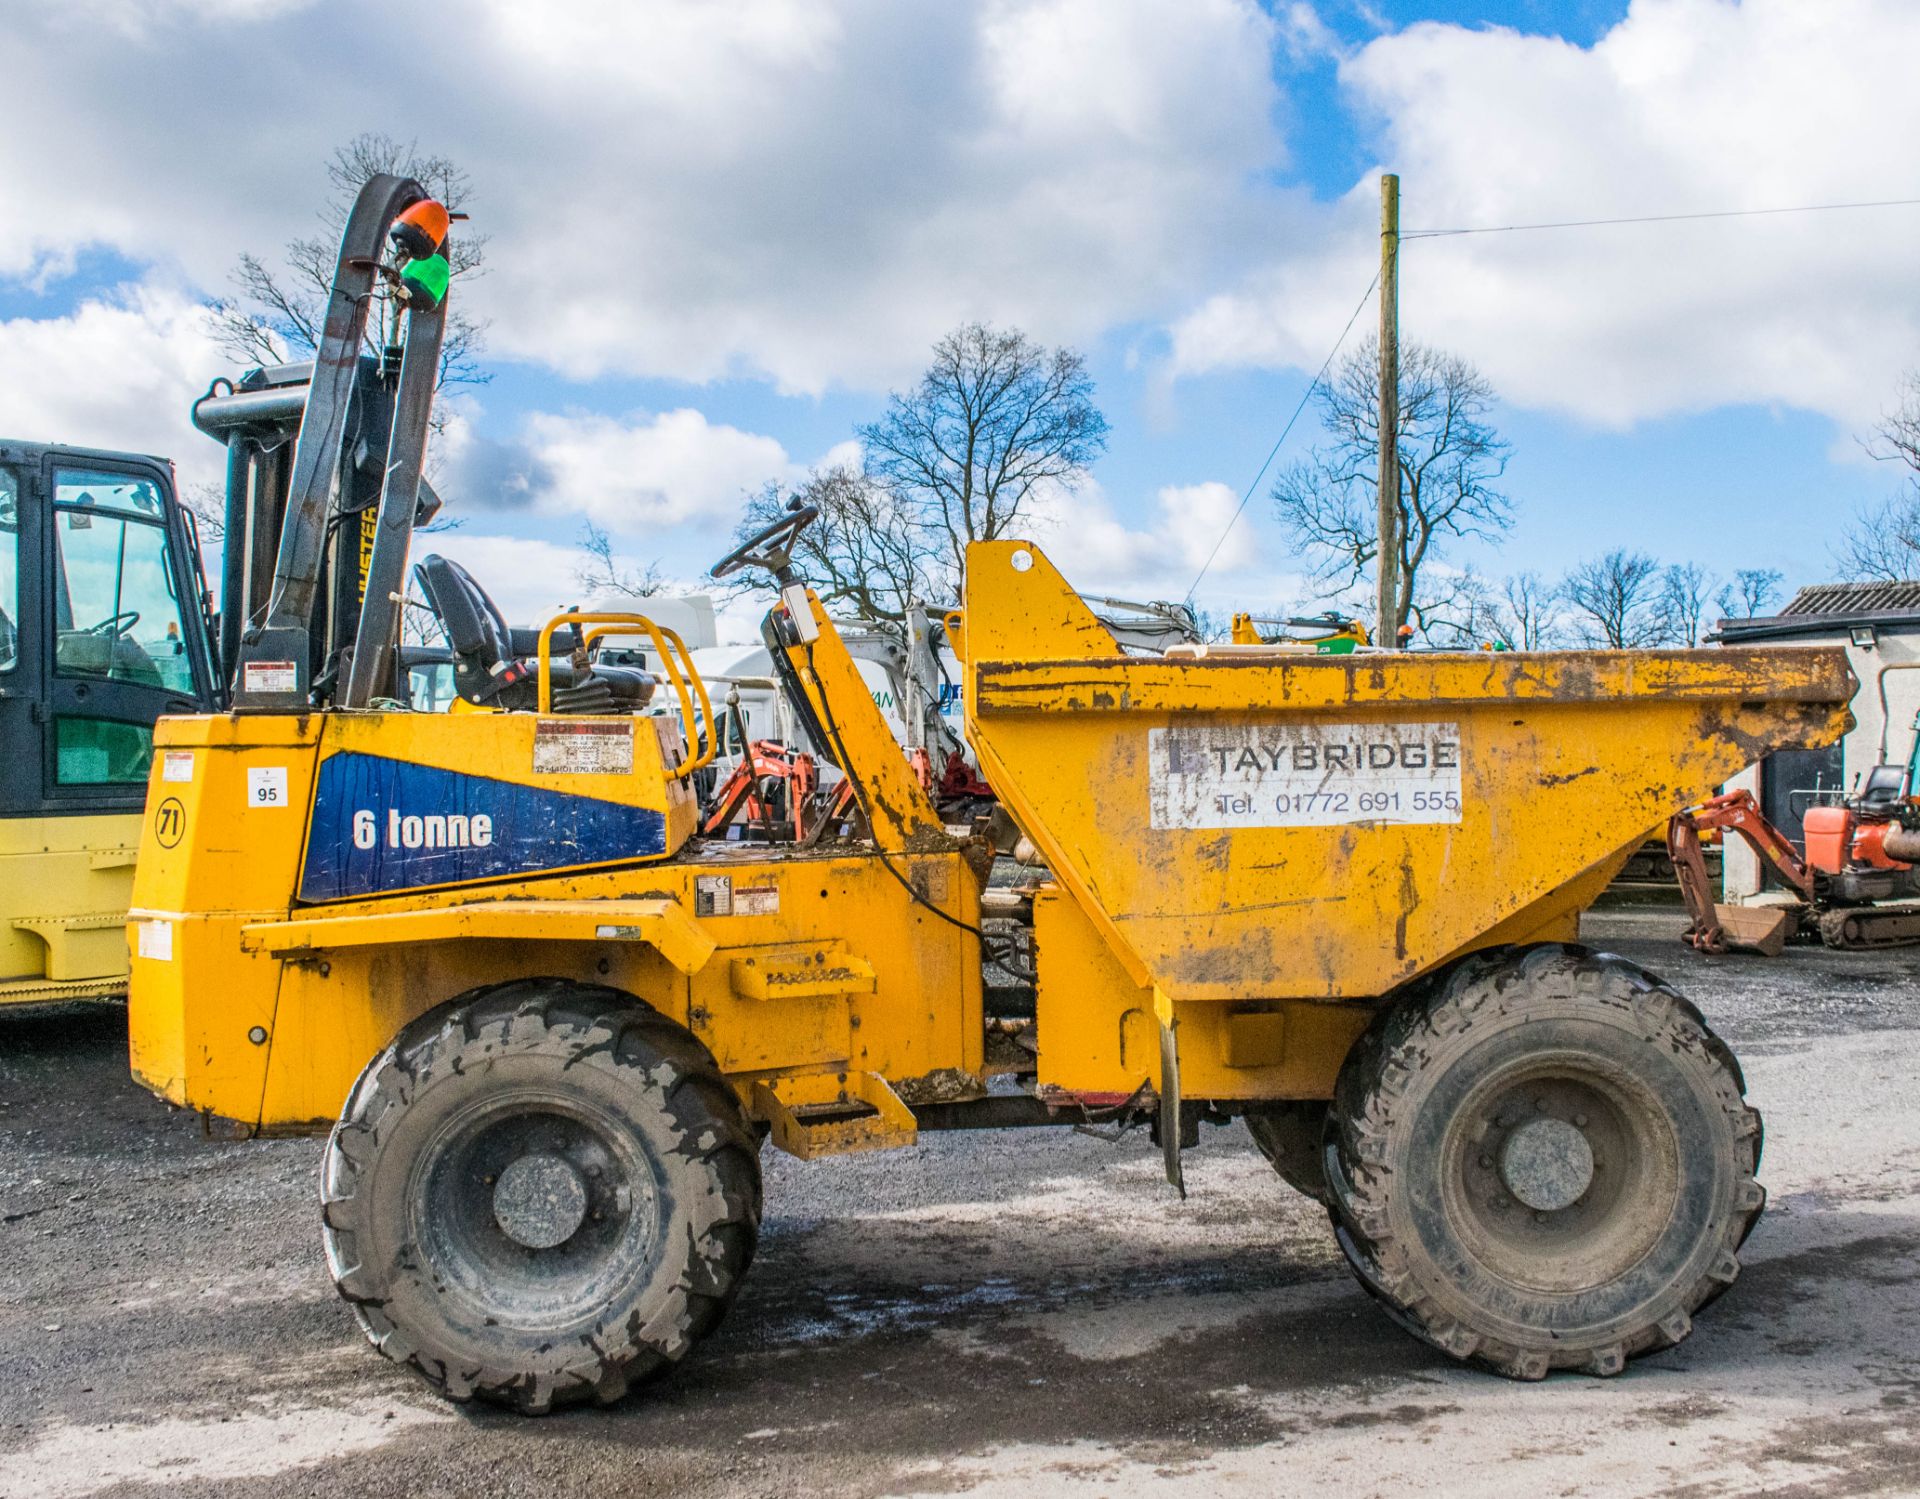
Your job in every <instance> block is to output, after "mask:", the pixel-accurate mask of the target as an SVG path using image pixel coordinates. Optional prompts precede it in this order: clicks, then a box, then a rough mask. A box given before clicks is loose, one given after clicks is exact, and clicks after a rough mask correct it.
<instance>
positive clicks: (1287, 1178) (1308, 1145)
mask: <svg viewBox="0 0 1920 1499" xmlns="http://www.w3.org/2000/svg"><path fill="white" fill-rule="evenodd" d="M1247 1133H1248V1134H1250V1135H1252V1136H1253V1143H1254V1145H1255V1146H1257V1147H1258V1148H1259V1151H1260V1154H1262V1155H1263V1156H1265V1157H1266V1158H1267V1162H1268V1164H1269V1165H1271V1166H1272V1167H1273V1169H1274V1170H1275V1171H1277V1172H1279V1173H1280V1179H1281V1180H1282V1181H1284V1182H1285V1183H1286V1184H1287V1185H1288V1186H1290V1187H1292V1188H1293V1189H1294V1191H1296V1192H1304V1193H1306V1195H1307V1196H1309V1197H1311V1198H1312V1199H1313V1200H1314V1201H1315V1202H1327V1201H1329V1200H1330V1199H1329V1196H1328V1193H1327V1164H1326V1136H1327V1106H1326V1105H1325V1104H1324V1103H1320V1102H1318V1101H1312V1102H1300V1103H1278V1104H1270V1105H1268V1106H1267V1107H1266V1108H1263V1109H1258V1110H1250V1111H1249V1112H1248V1114H1247Z"/></svg>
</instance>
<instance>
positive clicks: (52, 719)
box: [0, 442, 217, 1003]
mask: <svg viewBox="0 0 1920 1499" xmlns="http://www.w3.org/2000/svg"><path fill="white" fill-rule="evenodd" d="M201 579H202V569H201V563H200V550H199V541H198V537H197V535H196V534H195V532H194V530H193V527H192V524H191V519H190V517H189V516H187V514H186V513H185V512H184V511H183V510H182V509H181V508H180V506H179V504H178V503H177V501H176V498H175V494H174V486H173V474H172V470H171V466H170V465H169V464H167V463H166V462H165V461H164V460H162V459H156V458H147V457H141V456H137V455H132V454H126V453H107V452H98V451H92V450H88V449H81V448H68V447H53V446H47V445H43V444H31V443H16V442H0V766H4V771H3V772H0V1003H4V1002H9V1001H15V1002H17V1001H22V1000H45V999H60V998H68V997H81V996H83V995H87V994H91V993H99V992H112V991H113V990H116V989H118V988H120V987H123V986H124V984H125V974H126V961H127V960H126V946H125V941H124V939H123V937H122V935H121V929H120V921H121V920H122V919H123V913H124V911H125V909H126V903H127V897H128V891H129V889H130V884H131V879H132V866H133V853H134V849H135V847H136V846H137V844H138V843H139V838H140V814H141V809H142V807H143V805H144V804H145V800H146V785H147V769H148V765H149V763H150V762H151V760H152V758H153V724H154V720H155V719H157V718H159V717H160V716H161V715H162V714H165V713H203V712H208V711H211V710H212V709H213V708H214V707H215V706H216V681H217V673H216V672H215V670H214V666H213V661H212V659H211V655H210V648H211V647H210V642H211V634H210V631H209V628H208V619H207V615H206V612H205V607H206V606H205V590H204V586H203V584H202V581H201ZM90 986H91V987H90Z"/></svg>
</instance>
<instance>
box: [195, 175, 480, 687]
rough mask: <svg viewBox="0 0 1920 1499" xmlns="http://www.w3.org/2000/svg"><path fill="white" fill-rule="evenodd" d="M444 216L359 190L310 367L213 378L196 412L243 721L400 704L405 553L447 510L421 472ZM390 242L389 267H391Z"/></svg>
mask: <svg viewBox="0 0 1920 1499" xmlns="http://www.w3.org/2000/svg"><path fill="white" fill-rule="evenodd" d="M436 216H437V225H435V219H436ZM446 217H447V216H446V214H445V211H444V210H443V209H441V208H440V205H438V204H436V203H434V202H433V200H432V199H430V198H429V197H428V196H427V192H426V190H425V189H424V188H423V187H421V186H420V184H419V183H417V182H414V181H412V180H411V179H407V178H400V177H393V176H385V175H382V176H378V177H375V178H373V179H372V180H371V181H369V182H368V183H367V185H366V186H365V187H364V188H362V189H361V192H360V196H359V198H358V200H357V201H356V202H355V204H354V207H353V211H352V213H351V214H350V215H349V216H348V220H347V227H346V230H345V232H344V234H343V235H342V237H341V242H340V255H339V260H338V263H337V265H336V268H335V271H334V278H333V286H332V291H331V294H330V296H329V299H328V304H327V316H326V321H325V324H324V327H323V331H322V334H321V338H320V345H319V347H318V349H317V350H316V351H315V355H314V359H313V361H312V362H311V363H310V364H300V365H282V366H277V367H273V368H266V369H258V370H253V371H250V372H248V373H247V374H246V375H244V376H242V377H241V378H240V380H239V381H238V382H234V381H229V380H224V379H223V380H216V381H215V382H214V384H213V386H212V388H211V389H210V390H209V391H208V392H207V394H206V395H205V396H204V397H202V398H201V400H200V401H199V402H198V403H196V405H195V406H194V408H193V422H194V425H195V426H196V427H198V428H199V429H200V430H201V431H202V432H205V433H206V434H207V435H208V436H210V437H212V438H214V439H216V440H217V441H220V442H222V443H224V444H225V445H226V448H227V501H226V504H227V512H226V549H225V557H224V562H223V569H222V578H221V589H220V596H221V600H222V609H221V619H220V632H219V633H220V657H219V659H220V663H221V669H222V673H223V675H224V677H225V680H226V686H227V690H228V693H229V694H230V702H231V706H232V707H233V708H235V709H236V710H238V711H241V712H304V711H306V710H307V709H308V708H309V707H311V706H315V705H319V706H325V705H328V704H333V705H337V706H340V707H356V708H363V707H366V706H368V705H369V704H371V703H372V702H373V700H374V699H375V698H378V697H391V696H393V695H395V694H396V692H397V690H398V682H397V668H396V658H395V646H396V644H397V641H398V635H399V628H398V626H399V608H400V605H399V602H398V596H399V594H400V593H401V591H402V584H403V573H404V570H405V567H406V560H407V550H408V547H409V546H410V544H411V542H412V538H413V531H414V528H415V526H416V525H418V524H422V523H424V522H425V521H426V520H428V519H430V518H431V517H432V515H433V513H434V512H435V510H437V508H438V505H439V501H438V499H437V498H436V497H435V496H434V494H433V491H432V489H431V487H430V486H428V485H427V483H426V482H425V480H424V478H423V477H422V469H423V466H424V462H425V458H426V444H427V434H428V425H429V419H430V417H431V415H432V410H433V395H434V387H435V384H436V382H437V380H438V377H439V364H440V346H441V339H442V334H443V331H444V328H445V319H446V313H445V290H446V261H445V229H444V225H445V222H446ZM420 222H426V223H428V224H429V225H430V226H435V227H438V228H439V230H440V233H439V236H438V238H432V237H430V236H429V237H423V236H422V235H421V233H420V232H419V229H418V224H419V223H420ZM390 233H391V235H392V238H393V240H394V243H395V246H396V250H397V252H398V253H397V255H396V258H395V260H394V261H383V260H382V259H381V252H382V249H383V247H384V246H385V244H386V242H387V240H388V237H389V234H390ZM436 273H437V275H436ZM382 283H383V284H384V285H385V286H386V287H387V288H389V289H390V290H391V293H392V294H393V295H394V296H396V297H397V298H398V299H400V301H401V303H402V306H403V309H404V312H403V316H402V317H401V319H400V320H399V323H398V324H397V327H396V339H397V340H398V341H397V342H396V343H395V344H393V345H390V346H389V347H387V348H385V349H383V350H381V351H380V353H379V355H378V356H376V355H373V354H371V353H369V352H368V351H367V349H366V334H367V322H368V316H369V312H370V308H371V305H372V302H373V299H374V297H375V296H376V295H377V294H379V291H380V284H382Z"/></svg>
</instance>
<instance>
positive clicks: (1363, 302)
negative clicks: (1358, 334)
mask: <svg viewBox="0 0 1920 1499" xmlns="http://www.w3.org/2000/svg"><path fill="white" fill-rule="evenodd" d="M1379 284H1380V273H1379V272H1378V271H1376V272H1374V276H1373V279H1372V280H1371V281H1369V282H1368V283H1367V289H1366V290H1365V291H1363V292H1362V293H1361V294H1360V301H1359V302H1358V303H1357V304H1356V305H1355V307H1354V309H1353V316H1352V317H1350V318H1348V319H1347V326H1346V327H1344V328H1342V329H1341V330H1340V336H1339V337H1338V338H1336V339H1335V340H1334V341H1333V347H1332V348H1331V349H1328V350H1327V357H1326V358H1325V359H1323V360H1321V361H1320V368H1319V370H1318V372H1317V373H1316V374H1315V375H1314V377H1313V378H1312V379H1311V380H1309V381H1308V382H1307V388H1306V390H1305V391H1303V392H1302V393H1301V396H1300V404H1299V405H1298V406H1296V407H1294V408H1293V415H1292V416H1290V417H1288V418H1287V424H1286V426H1284V427H1282V428H1281V429H1280V435H1279V436H1278V437H1276V438H1275V439H1274V441H1273V446H1272V447H1271V448H1270V449H1268V451H1267V460H1266V462H1264V463H1262V464H1261V465H1260V472H1259V473H1257V474H1255V475H1254V476H1253V482H1252V483H1251V484H1249V485H1248V486H1247V492H1246V493H1245V494H1243V495H1241V496H1240V504H1239V506H1238V507H1237V508H1236V509H1235V510H1234V512H1233V519H1232V520H1230V521H1228V522H1227V528H1226V530H1224V531H1222V532H1221V533H1220V539H1219V540H1218V541H1216V542H1215V543H1214V544H1213V550H1212V551H1211V552H1208V553H1207V560H1206V561H1205V562H1204V563H1202V564H1201V567H1200V571H1199V572H1198V573H1197V574H1195V576H1194V580H1193V587H1192V588H1189V589H1188V590H1187V598H1186V601H1187V602H1188V603H1192V602H1193V595H1194V592H1195V590H1197V589H1198V588H1199V587H1200V580H1201V579H1202V578H1204V577H1206V575H1207V569H1208V568H1210V567H1212V566H1213V559H1214V558H1216V557H1218V556H1219V555H1220V548H1221V547H1223V546H1225V545H1226V544H1227V538H1228V537H1229V536H1231V535H1232V534H1233V528H1234V527H1235V526H1236V525H1238V524H1239V523H1240V516H1241V514H1242V513H1243V512H1244V511H1245V510H1246V508H1247V502H1248V501H1249V500H1251V499H1252V498H1253V492H1254V490H1256V489H1258V488H1259V487H1260V481H1261V480H1262V479H1264V478H1266V476H1267V470H1268V469H1270V468H1272V467H1273V460H1274V459H1275V458H1277V457H1278V456H1279V454H1280V448H1281V445H1282V444H1284V443H1285V442H1286V440H1287V434H1288V433H1289V432H1291V431H1293V424H1294V423H1295V422H1297V421H1299V420H1300V413H1301V412H1303V411H1305V410H1306V409H1307V402H1309V401H1311V400H1312V399H1313V393H1314V392H1315V391H1316V390H1318V389H1319V388H1320V382H1321V381H1322V380H1324V379H1325V378H1326V375H1327V369H1328V367H1329V366H1331V365H1332V363H1333V356H1334V355H1336V354H1338V353H1339V352H1340V346H1341V345H1342V344H1344V343H1345V342H1346V341H1347V335H1348V334H1349V333H1351V332H1353V325H1354V324H1355V323H1357V322H1358V321H1359V320H1360V314H1361V313H1362V312H1364V311H1366V308H1367V303H1368V302H1370V301H1371V300H1372V299H1373V289H1374V288H1375V287H1376V286H1378V285H1379Z"/></svg>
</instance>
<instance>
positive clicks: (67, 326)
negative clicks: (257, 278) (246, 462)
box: [0, 286, 225, 484]
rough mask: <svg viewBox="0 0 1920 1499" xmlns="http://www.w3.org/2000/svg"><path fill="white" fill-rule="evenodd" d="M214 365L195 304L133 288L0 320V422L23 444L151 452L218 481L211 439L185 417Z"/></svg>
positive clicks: (219, 457)
mask: <svg viewBox="0 0 1920 1499" xmlns="http://www.w3.org/2000/svg"><path fill="white" fill-rule="evenodd" d="M221 367H222V365H221V361H220V359H219V356H218V354H217V352H216V351H215V350H214V348H213V345H212V341H211V340H210V339H209V338H208V336H207V332H206V326H205V318H204V315H203V313H202V311H201V308H200V306H199V304H198V303H196V302H194V301H192V300H191V299H189V298H187V297H185V296H183V295H181V294H180V293H179V292H177V291H173V290H168V289H165V288H161V287H156V286H136V287H131V288H128V289H126V290H125V291H123V292H122V293H120V294H118V295H115V296H111V297H100V298H95V299H92V300H89V301H86V302H83V303H82V304H81V305H80V306H79V307H77V308H76V309H74V311H73V312H71V313H70V314H68V315H67V316H65V317H57V318H14V319H12V320H10V321H6V322H0V424H3V425H4V427H5V430H6V435H7V436H9V437H15V438H19V439H21V440H22V441H28V442H61V443H68V444H71V445H73V446H76V447H96V448H113V449H119V450H121V451H131V452H143V453H152V454H156V455H158V456H160V457H163V458H171V459H173V460H174V462H175V463H176V464H177V465H178V468H179V473H180V480H181V482H182V483H183V484H188V483H196V482H218V481H219V480H220V479H221V478H222V477H223V474H224V468H225V458H224V453H223V450H222V449H221V447H220V446H219V444H217V443H215V442H213V441H211V440H210V439H208V438H207V437H204V436H202V435H201V434H200V433H199V432H197V431H195V430H194V428H193V426H192V424H191V423H190V422H189V421H188V419H187V413H188V410H189V409H190V407H191V406H192V404H193V402H194V401H195V400H196V399H197V398H198V397H199V396H201V395H202V394H204V393H205V391H206V388H207V383H208V380H209V378H210V375H211V373H212V372H215V371H218V370H219V369H220V368H221Z"/></svg>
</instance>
